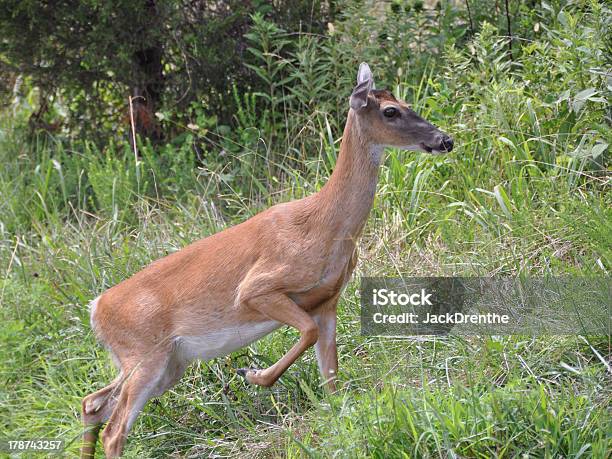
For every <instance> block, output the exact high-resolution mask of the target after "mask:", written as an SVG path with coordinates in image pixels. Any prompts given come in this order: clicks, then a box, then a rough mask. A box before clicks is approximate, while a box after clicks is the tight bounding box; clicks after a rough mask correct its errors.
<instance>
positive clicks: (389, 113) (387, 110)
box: [383, 107, 397, 118]
mask: <svg viewBox="0 0 612 459" xmlns="http://www.w3.org/2000/svg"><path fill="white" fill-rule="evenodd" d="M383 115H385V116H386V117H387V118H393V117H394V116H396V115H397V108H395V107H387V108H385V109H384V110H383Z"/></svg>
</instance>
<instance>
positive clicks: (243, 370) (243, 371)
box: [236, 368, 259, 378]
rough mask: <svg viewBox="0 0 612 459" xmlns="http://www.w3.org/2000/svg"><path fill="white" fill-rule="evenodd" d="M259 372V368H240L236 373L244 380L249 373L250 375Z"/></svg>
mask: <svg viewBox="0 0 612 459" xmlns="http://www.w3.org/2000/svg"><path fill="white" fill-rule="evenodd" d="M258 370H259V368H238V369H237V370H236V373H238V376H242V377H243V378H246V377H247V373H250V372H253V373H257V371H258Z"/></svg>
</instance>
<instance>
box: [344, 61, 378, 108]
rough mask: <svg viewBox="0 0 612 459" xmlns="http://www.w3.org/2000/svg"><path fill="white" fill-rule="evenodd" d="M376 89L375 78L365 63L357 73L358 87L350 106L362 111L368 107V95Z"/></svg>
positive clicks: (354, 91) (352, 95)
mask: <svg viewBox="0 0 612 459" xmlns="http://www.w3.org/2000/svg"><path fill="white" fill-rule="evenodd" d="M373 87H374V77H373V76H372V71H371V70H370V66H369V65H368V64H366V63H365V62H362V63H361V65H359V70H358V71H357V86H355V89H353V93H352V94H351V99H350V105H351V108H352V109H353V110H360V109H362V108H364V107H365V106H367V105H368V94H369V93H370V90H371V89H372V88H373Z"/></svg>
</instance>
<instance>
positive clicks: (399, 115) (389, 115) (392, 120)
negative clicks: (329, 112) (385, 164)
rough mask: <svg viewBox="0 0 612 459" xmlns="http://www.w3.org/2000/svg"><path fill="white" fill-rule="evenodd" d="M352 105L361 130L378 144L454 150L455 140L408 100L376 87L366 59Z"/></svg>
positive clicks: (358, 73)
mask: <svg viewBox="0 0 612 459" xmlns="http://www.w3.org/2000/svg"><path fill="white" fill-rule="evenodd" d="M350 106H351V109H352V110H353V111H354V112H355V114H356V116H357V119H358V123H359V128H360V130H361V131H362V132H363V134H364V135H365V136H366V137H367V138H368V139H370V141H371V142H372V143H373V144H375V145H380V146H390V147H397V148H401V149H404V150H420V151H424V152H427V153H433V154H440V153H447V152H449V151H451V150H452V149H453V139H451V138H450V136H448V135H447V134H445V133H444V132H442V131H440V130H439V129H438V128H437V127H435V126H434V125H433V124H431V123H430V122H428V121H426V120H424V119H423V118H421V117H420V116H419V115H417V114H416V113H415V112H414V111H413V110H412V109H411V108H410V107H409V106H408V104H407V103H406V102H404V101H402V100H398V99H396V98H395V97H394V96H393V94H392V93H391V92H390V91H388V90H385V89H382V90H376V89H374V77H373V76H372V72H371V71H370V67H369V66H368V64H366V63H365V62H362V63H361V65H360V66H359V71H358V72H357V86H355V89H353V93H352V94H351V97H350Z"/></svg>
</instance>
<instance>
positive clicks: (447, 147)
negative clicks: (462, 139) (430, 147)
mask: <svg viewBox="0 0 612 459" xmlns="http://www.w3.org/2000/svg"><path fill="white" fill-rule="evenodd" d="M453 145H455V143H454V142H453V139H451V138H450V136H447V135H446V134H444V135H443V136H442V138H441V139H440V147H439V148H438V150H440V151H452V150H453Z"/></svg>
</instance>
